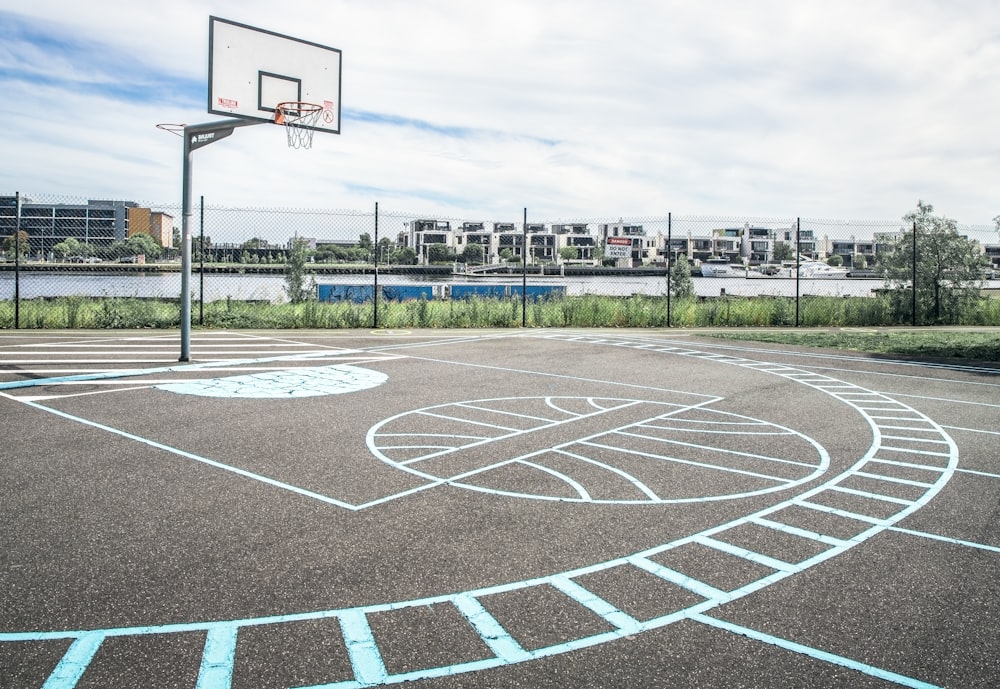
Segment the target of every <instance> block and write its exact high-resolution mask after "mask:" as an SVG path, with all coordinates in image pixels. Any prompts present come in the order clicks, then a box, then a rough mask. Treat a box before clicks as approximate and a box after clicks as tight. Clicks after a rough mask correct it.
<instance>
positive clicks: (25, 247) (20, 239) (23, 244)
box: [3, 230, 31, 258]
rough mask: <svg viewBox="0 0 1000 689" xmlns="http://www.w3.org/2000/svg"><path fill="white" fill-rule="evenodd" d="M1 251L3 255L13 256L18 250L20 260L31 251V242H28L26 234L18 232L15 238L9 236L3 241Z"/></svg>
mask: <svg viewBox="0 0 1000 689" xmlns="http://www.w3.org/2000/svg"><path fill="white" fill-rule="evenodd" d="M3 250H4V252H5V253H9V254H13V253H14V252H15V251H17V250H20V253H21V258H24V257H25V256H27V255H28V252H29V251H30V250H31V242H29V241H28V233H27V232H25V231H24V230H18V232H17V236H14V235H11V236H9V237H7V238H6V239H4V240H3Z"/></svg>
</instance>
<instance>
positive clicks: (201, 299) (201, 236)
mask: <svg viewBox="0 0 1000 689" xmlns="http://www.w3.org/2000/svg"><path fill="white" fill-rule="evenodd" d="M198 228H199V230H198V243H199V246H198V256H199V259H200V260H199V261H198V325H205V196H204V194H203V195H202V196H201V204H200V210H199V214H198Z"/></svg>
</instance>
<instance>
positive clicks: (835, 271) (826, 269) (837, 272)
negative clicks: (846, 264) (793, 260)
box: [799, 261, 849, 280]
mask: <svg viewBox="0 0 1000 689" xmlns="http://www.w3.org/2000/svg"><path fill="white" fill-rule="evenodd" d="M848 272H849V271H848V270H847V268H838V267H836V266H831V265H828V264H826V263H823V262H822V261H809V262H807V263H802V264H800V265H799V277H801V278H808V279H810V280H843V279H844V278H846V277H847V273H848Z"/></svg>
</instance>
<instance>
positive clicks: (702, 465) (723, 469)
mask: <svg viewBox="0 0 1000 689" xmlns="http://www.w3.org/2000/svg"><path fill="white" fill-rule="evenodd" d="M617 435H624V436H631V437H635V438H640V439H642V440H653V439H652V438H647V437H646V436H642V435H637V434H635V433H622V432H620V431H619V432H618V433H617ZM664 442H675V441H670V440H667V441H664ZM578 444H580V445H586V446H587V447H593V448H597V449H599V450H616V451H618V452H620V453H622V454H626V455H631V456H633V457H645V458H647V459H654V460H659V461H663V462H668V463H671V464H683V465H685V466H693V467H698V468H699V469H709V470H711V471H718V472H720V473H723V474H737V475H739V476H751V477H753V478H759V479H763V480H765V481H772V482H774V483H778V484H781V485H791V484H795V483H801V482H802V481H801V480H800V479H788V478H782V477H780V476H773V475H771V474H761V473H758V472H756V471H748V470H746V469H735V468H733V467H727V466H722V465H719V464H710V463H708V462H696V461H694V460H693V459H682V458H680V457H666V456H664V455H654V454H653V453H651V452H642V451H640V450H630V449H627V448H621V447H616V446H615V445H605V444H604V443H595V442H580V443H578ZM676 444H678V445H687V443H676ZM700 449H703V448H700ZM732 454H743V453H741V452H734V453H732ZM796 463H797V462H796ZM807 468H808V467H807Z"/></svg>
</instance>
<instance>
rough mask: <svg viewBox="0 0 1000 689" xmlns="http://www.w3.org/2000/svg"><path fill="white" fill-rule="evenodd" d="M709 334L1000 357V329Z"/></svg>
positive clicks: (851, 348)
mask: <svg viewBox="0 0 1000 689" xmlns="http://www.w3.org/2000/svg"><path fill="white" fill-rule="evenodd" d="M705 336H706V337H715V338H721V339H729V340H753V341H756V342H772V343H776V344H787V345H797V346H801V347H826V348H830V349H843V350H849V351H853V352H870V353H873V354H893V355H897V356H913V357H920V358H924V359H926V358H931V359H965V360H969V361H1000V332H994V333H983V332H962V331H957V330H941V329H938V328H928V329H926V330H920V331H913V330H895V329H888V330H878V331H875V332H859V331H854V330H831V331H822V332H787V331H781V332H767V331H759V330H757V331H755V330H734V331H731V332H724V333H719V332H713V333H705Z"/></svg>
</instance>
